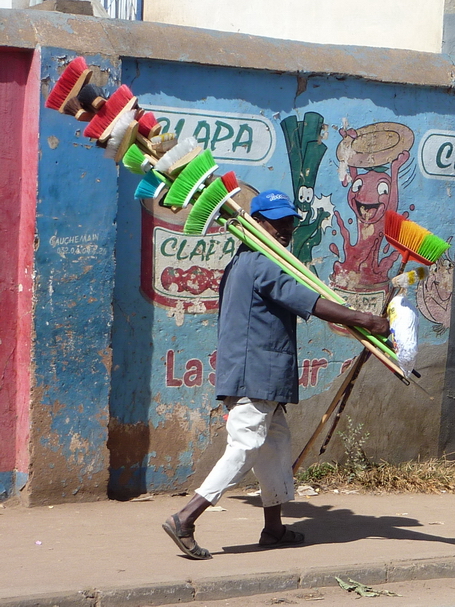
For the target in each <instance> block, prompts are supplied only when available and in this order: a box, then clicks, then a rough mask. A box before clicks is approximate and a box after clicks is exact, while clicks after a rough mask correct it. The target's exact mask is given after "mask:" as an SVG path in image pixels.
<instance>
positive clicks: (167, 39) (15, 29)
mask: <svg viewBox="0 0 455 607" xmlns="http://www.w3.org/2000/svg"><path fill="white" fill-rule="evenodd" d="M0 46H4V47H5V46H6V47H12V48H24V49H32V48H35V47H38V46H42V47H51V48H52V47H54V48H64V49H68V50H71V51H74V52H76V53H78V54H81V55H84V54H87V55H88V54H94V53H100V54H103V55H106V56H112V57H122V56H127V57H135V58H144V59H158V60H163V61H178V62H183V63H191V64H203V65H212V66H219V67H233V68H242V69H253V70H267V71H271V72H279V73H287V74H296V75H335V76H341V77H342V76H349V77H358V78H363V79H365V80H372V81H377V82H386V83H395V84H409V85H416V86H431V87H441V88H449V89H450V88H453V86H454V74H455V68H454V64H453V62H452V61H451V59H450V57H449V56H448V55H443V54H433V53H422V52H416V51H405V50H400V49H385V48H373V47H360V46H338V45H327V44H314V43H304V42H296V41H292V40H277V39H273V38H264V37H259V36H250V35H247V34H235V33H227V32H217V31H213V30H205V29H199V28H190V27H182V26H176V25H165V24H161V23H153V22H143V21H123V20H117V19H103V18H99V17H91V16H85V15H74V14H68V13H58V12H50V11H42V10H34V9H27V10H15V9H0Z"/></svg>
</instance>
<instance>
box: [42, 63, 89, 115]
mask: <svg viewBox="0 0 455 607" xmlns="http://www.w3.org/2000/svg"><path fill="white" fill-rule="evenodd" d="M91 77H92V71H91V70H89V68H88V66H87V63H86V61H85V59H84V57H76V58H75V59H73V60H72V61H70V62H69V63H68V65H67V66H66V68H65V69H64V71H63V72H62V74H61V76H60V78H59V79H58V80H57V82H56V83H55V86H54V88H53V89H52V91H51V92H50V94H49V97H48V98H47V99H46V102H45V104H44V105H45V107H47V108H50V109H51V110H58V111H59V112H61V113H62V114H63V107H64V106H65V103H66V102H67V101H68V100H69V99H70V98H71V97H74V96H76V95H77V94H78V93H79V91H80V90H81V88H82V87H83V86H84V85H85V84H86V83H87V82H89V80H90V78H91Z"/></svg>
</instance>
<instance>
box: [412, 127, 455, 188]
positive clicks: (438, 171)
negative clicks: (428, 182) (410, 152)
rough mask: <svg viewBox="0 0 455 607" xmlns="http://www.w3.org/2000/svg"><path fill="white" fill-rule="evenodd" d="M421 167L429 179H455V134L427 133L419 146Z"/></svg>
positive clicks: (444, 132)
mask: <svg viewBox="0 0 455 607" xmlns="http://www.w3.org/2000/svg"><path fill="white" fill-rule="evenodd" d="M419 166H420V170H421V171H422V174H423V175H424V176H425V177H427V178H429V179H455V133H454V132H453V131H427V132H426V133H425V135H424V136H423V137H422V140H421V142H420V146H419Z"/></svg>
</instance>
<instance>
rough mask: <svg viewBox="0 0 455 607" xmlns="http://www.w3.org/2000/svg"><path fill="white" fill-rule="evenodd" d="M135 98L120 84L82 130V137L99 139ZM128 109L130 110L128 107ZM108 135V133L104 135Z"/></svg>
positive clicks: (124, 85)
mask: <svg viewBox="0 0 455 607" xmlns="http://www.w3.org/2000/svg"><path fill="white" fill-rule="evenodd" d="M135 99H136V98H135V97H134V96H133V93H132V92H131V91H130V89H129V88H128V87H127V86H126V84H122V85H121V86H120V87H119V88H118V89H117V90H116V91H115V92H114V93H113V94H112V95H111V96H110V97H109V99H108V100H107V101H106V103H105V104H104V105H103V106H101V108H100V110H99V112H98V113H97V114H96V115H95V116H94V117H93V119H92V120H91V121H90V123H89V124H88V125H87V127H86V128H85V130H84V137H90V139H100V138H101V137H102V136H103V135H104V134H105V133H106V130H107V129H108V128H109V126H110V125H112V124H113V123H114V121H115V120H116V119H117V118H118V116H119V114H120V113H121V112H122V111H124V110H125V109H126V108H127V107H128V106H129V104H130V102H131V101H133V100H135ZM128 109H130V108H129V107H128ZM106 134H107V135H110V133H106Z"/></svg>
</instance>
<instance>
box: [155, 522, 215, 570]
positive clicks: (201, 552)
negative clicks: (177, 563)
mask: <svg viewBox="0 0 455 607" xmlns="http://www.w3.org/2000/svg"><path fill="white" fill-rule="evenodd" d="M172 523H174V524H173V525H172ZM162 527H163V529H164V530H165V531H166V533H167V534H168V535H169V537H170V538H172V540H174V542H175V543H176V544H177V546H178V547H179V548H180V550H181V551H182V552H184V553H185V554H186V555H187V556H189V557H190V558H192V559H196V560H199V561H206V560H208V559H211V558H212V555H211V554H210V552H209V551H208V550H207V549H206V548H201V547H200V546H199V544H198V543H197V542H196V540H195V539H194V537H193V533H194V529H195V527H194V525H191V527H190V528H189V529H188V530H185V531H183V529H182V525H181V523H180V519H179V517H178V516H177V515H176V514H173V515H172V516H171V518H168V519H167V521H166V522H165V523H164V524H163V526H162ZM186 537H191V538H192V539H193V540H194V546H193V547H192V548H188V547H187V546H185V544H184V543H183V542H182V541H181V538H186Z"/></svg>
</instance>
